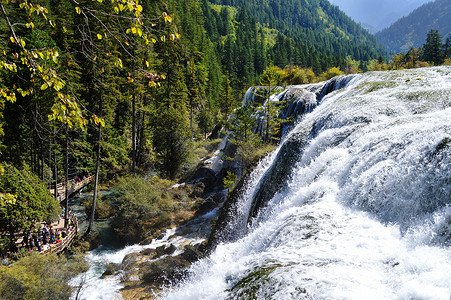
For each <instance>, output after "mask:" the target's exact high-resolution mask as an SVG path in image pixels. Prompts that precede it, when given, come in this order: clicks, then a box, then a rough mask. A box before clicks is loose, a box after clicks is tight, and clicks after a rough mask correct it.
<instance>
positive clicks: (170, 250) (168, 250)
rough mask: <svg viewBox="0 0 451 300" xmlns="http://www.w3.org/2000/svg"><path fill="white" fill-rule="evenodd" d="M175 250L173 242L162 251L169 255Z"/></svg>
mask: <svg viewBox="0 0 451 300" xmlns="http://www.w3.org/2000/svg"><path fill="white" fill-rule="evenodd" d="M175 250H177V247H176V246H174V245H173V244H171V245H169V247H167V248H166V249H164V253H165V254H167V255H171V254H173V253H174V252H175Z"/></svg>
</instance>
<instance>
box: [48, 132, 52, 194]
mask: <svg viewBox="0 0 451 300" xmlns="http://www.w3.org/2000/svg"><path fill="white" fill-rule="evenodd" d="M49 143H50V145H49V190H51V189H52V138H51V137H50V138H49Z"/></svg>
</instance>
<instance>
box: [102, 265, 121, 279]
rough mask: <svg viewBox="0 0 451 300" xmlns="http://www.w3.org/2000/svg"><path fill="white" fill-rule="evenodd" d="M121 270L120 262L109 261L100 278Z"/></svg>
mask: <svg viewBox="0 0 451 300" xmlns="http://www.w3.org/2000/svg"><path fill="white" fill-rule="evenodd" d="M118 270H119V264H114V263H109V264H107V265H106V270H105V271H104V272H103V274H102V276H101V277H100V278H105V277H107V276H111V275H113V274H114V273H116V272H117V271H118Z"/></svg>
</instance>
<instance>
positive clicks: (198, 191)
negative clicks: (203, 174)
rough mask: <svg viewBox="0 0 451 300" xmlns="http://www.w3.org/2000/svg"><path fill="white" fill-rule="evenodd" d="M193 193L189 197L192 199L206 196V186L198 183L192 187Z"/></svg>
mask: <svg viewBox="0 0 451 300" xmlns="http://www.w3.org/2000/svg"><path fill="white" fill-rule="evenodd" d="M191 189H192V191H191V193H190V195H189V197H190V198H200V197H202V195H203V194H204V190H205V184H204V183H203V182H202V181H201V182H197V183H195V184H193V185H191Z"/></svg>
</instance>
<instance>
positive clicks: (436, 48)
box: [422, 29, 444, 65]
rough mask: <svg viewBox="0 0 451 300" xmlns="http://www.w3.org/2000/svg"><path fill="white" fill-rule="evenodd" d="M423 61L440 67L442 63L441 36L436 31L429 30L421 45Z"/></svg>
mask: <svg viewBox="0 0 451 300" xmlns="http://www.w3.org/2000/svg"><path fill="white" fill-rule="evenodd" d="M422 60H423V61H427V62H430V63H433V64H434V65H441V64H442V63H443V60H444V57H443V49H442V36H441V35H440V33H439V32H438V30H434V29H431V30H430V31H429V33H428V35H427V38H426V43H425V44H424V45H423V56H422Z"/></svg>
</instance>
